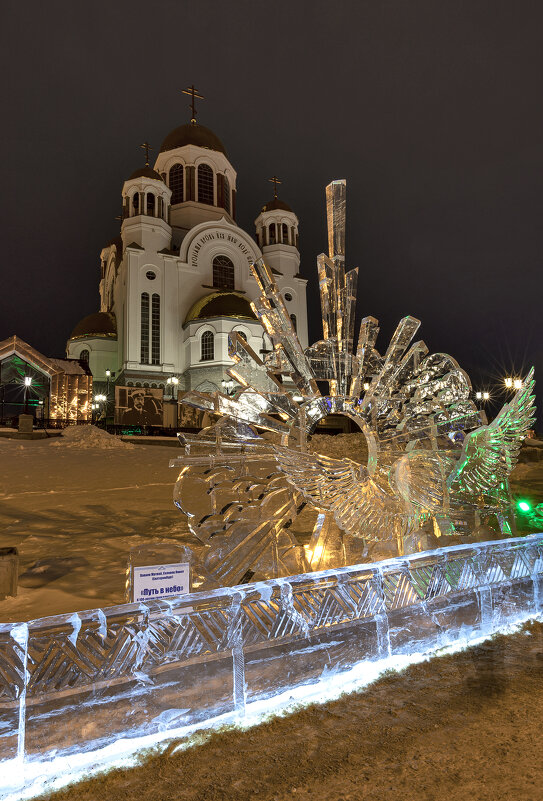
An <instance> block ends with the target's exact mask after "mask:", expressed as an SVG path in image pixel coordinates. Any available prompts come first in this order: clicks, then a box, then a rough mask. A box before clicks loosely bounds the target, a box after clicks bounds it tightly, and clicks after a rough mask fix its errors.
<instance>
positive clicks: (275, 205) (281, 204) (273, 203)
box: [262, 197, 294, 214]
mask: <svg viewBox="0 0 543 801" xmlns="http://www.w3.org/2000/svg"><path fill="white" fill-rule="evenodd" d="M277 209H279V210H280V211H290V213H291V214H294V212H293V211H292V209H291V208H290V206H289V205H288V203H285V201H284V200H279V198H278V197H276V198H274V199H273V200H269V201H268V202H267V203H265V204H264V205H263V206H262V211H276V210H277Z"/></svg>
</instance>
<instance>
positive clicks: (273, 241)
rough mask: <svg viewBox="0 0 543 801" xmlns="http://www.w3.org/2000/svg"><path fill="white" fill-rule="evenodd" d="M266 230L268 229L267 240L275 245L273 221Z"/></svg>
mask: <svg viewBox="0 0 543 801" xmlns="http://www.w3.org/2000/svg"><path fill="white" fill-rule="evenodd" d="M268 230H269V237H268V242H269V244H270V245H275V223H271V225H270V227H269V229H268Z"/></svg>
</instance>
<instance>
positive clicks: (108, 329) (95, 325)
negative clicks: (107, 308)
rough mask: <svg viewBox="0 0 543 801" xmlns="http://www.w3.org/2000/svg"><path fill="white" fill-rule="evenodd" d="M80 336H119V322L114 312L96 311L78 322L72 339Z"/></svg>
mask: <svg viewBox="0 0 543 801" xmlns="http://www.w3.org/2000/svg"><path fill="white" fill-rule="evenodd" d="M78 337H103V338H113V339H116V338H117V322H116V320H115V315H114V314H112V312H95V313H94V314H89V315H88V316H87V317H83V319H82V320H80V321H79V322H78V324H77V325H76V327H75V328H74V330H73V331H72V333H71V334H70V339H77V338H78Z"/></svg>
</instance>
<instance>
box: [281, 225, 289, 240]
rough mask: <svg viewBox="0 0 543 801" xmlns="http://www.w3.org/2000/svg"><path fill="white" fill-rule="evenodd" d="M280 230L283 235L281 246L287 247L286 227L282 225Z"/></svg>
mask: <svg viewBox="0 0 543 801" xmlns="http://www.w3.org/2000/svg"><path fill="white" fill-rule="evenodd" d="M281 230H282V234H283V245H288V225H287V224H286V223H283V225H282V226H281Z"/></svg>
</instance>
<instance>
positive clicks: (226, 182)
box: [223, 175, 230, 214]
mask: <svg viewBox="0 0 543 801" xmlns="http://www.w3.org/2000/svg"><path fill="white" fill-rule="evenodd" d="M223 207H224V210H225V212H226V213H227V214H230V182H229V180H228V178H227V177H226V175H225V176H224V203H223Z"/></svg>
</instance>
